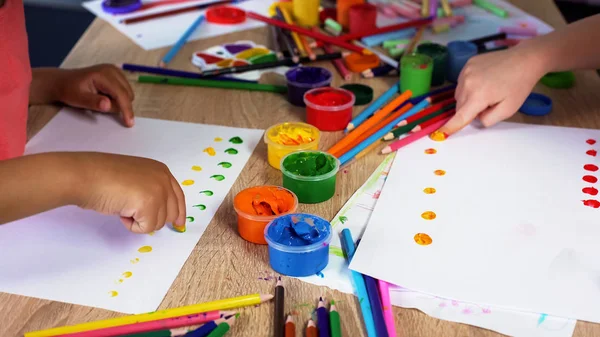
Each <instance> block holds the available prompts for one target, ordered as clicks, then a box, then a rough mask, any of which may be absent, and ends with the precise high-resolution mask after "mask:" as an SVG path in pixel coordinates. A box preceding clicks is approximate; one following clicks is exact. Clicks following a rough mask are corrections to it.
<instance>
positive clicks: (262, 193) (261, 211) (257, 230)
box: [233, 185, 298, 245]
mask: <svg viewBox="0 0 600 337" xmlns="http://www.w3.org/2000/svg"><path fill="white" fill-rule="evenodd" d="M297 208H298V198H297V197H296V195H295V194H294V193H293V192H292V191H290V190H288V189H285V188H283V187H279V186H270V185H265V186H255V187H250V188H247V189H245V190H243V191H241V192H240V193H238V194H237V195H236V196H235V198H233V209H234V210H235V212H236V213H237V215H238V232H239V233H240V236H241V237H242V238H243V239H244V240H246V241H250V242H252V243H258V244H261V245H266V244H267V241H265V227H266V226H267V224H268V223H269V222H271V220H273V219H275V218H277V217H279V216H281V215H285V214H289V213H295V212H296V209H297Z"/></svg>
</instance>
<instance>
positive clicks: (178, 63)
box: [0, 0, 600, 337]
mask: <svg viewBox="0 0 600 337" xmlns="http://www.w3.org/2000/svg"><path fill="white" fill-rule="evenodd" d="M513 2H514V3H515V4H516V5H517V6H520V7H521V8H522V9H524V10H526V11H528V12H529V13H531V14H533V15H535V16H537V17H539V18H541V19H542V20H544V21H546V22H548V23H549V24H551V25H553V26H554V27H561V26H564V25H565V22H564V19H563V18H562V16H561V15H560V14H559V12H558V10H557V9H556V7H555V5H554V3H553V2H552V1H551V0H543V1H542V0H536V1H528V0H513ZM266 36H268V34H267V33H266V30H265V29H256V30H251V31H246V32H242V33H238V34H234V35H228V36H223V37H217V38H212V39H207V40H201V41H196V42H192V43H189V44H188V45H186V46H185V47H184V48H183V49H182V50H181V51H180V52H179V54H178V56H177V57H176V58H175V59H174V61H173V63H172V67H173V68H177V69H188V70H193V67H192V65H191V64H190V62H189V57H190V55H191V54H192V52H193V51H195V50H201V49H204V48H208V47H210V46H213V45H216V44H218V43H220V42H223V41H236V40H243V39H249V40H254V41H256V42H258V43H265V44H266V43H267V41H266ZM166 50H167V48H164V49H161V50H154V51H150V52H145V51H143V50H142V49H140V48H139V47H137V46H136V45H134V44H133V43H132V42H131V41H129V40H128V39H127V38H126V37H125V36H123V35H121V34H120V33H118V32H117V31H116V30H115V29H113V28H112V27H110V26H109V25H108V24H107V23H104V22H103V21H100V20H95V21H94V23H93V24H92V25H91V26H90V27H89V29H88V30H87V31H86V33H85V34H84V35H83V36H82V38H81V39H80V40H79V42H78V43H77V45H76V46H75V47H74V48H73V50H72V51H71V53H70V54H69V56H68V57H67V58H66V60H65V62H64V64H63V66H64V67H67V68H72V67H84V66H89V65H93V64H97V63H115V64H117V63H122V62H130V63H138V64H156V63H157V61H158V60H159V59H160V57H161V56H162V55H164V53H165V52H166ZM323 65H324V66H325V67H328V68H330V69H331V70H332V71H334V72H335V70H334V69H333V68H332V67H331V64H330V63H324V64H323ZM269 80H270V81H271V82H272V81H277V80H278V79H277V78H274V79H269ZM354 81H355V82H365V83H368V84H369V85H371V86H373V87H374V89H375V93H376V95H379V94H381V93H382V92H383V91H384V90H385V89H386V88H388V87H389V85H390V84H391V83H393V82H394V79H393V78H392V79H386V80H380V79H377V80H370V81H365V80H362V79H359V77H358V76H356V75H355V77H354ZM132 84H133V87H134V89H135V95H136V99H135V102H134V109H135V112H136V115H138V116H144V117H150V118H159V119H171V120H179V121H186V122H192V123H210V124H220V125H230V126H237V127H252V128H263V129H266V128H267V127H269V126H270V125H272V124H275V123H278V122H284V121H291V120H298V121H300V120H303V118H304V109H301V108H293V107H291V106H290V104H288V103H287V101H286V100H285V98H284V97H282V96H279V95H276V94H272V93H259V92H247V91H227V93H226V94H225V92H224V91H220V90H218V89H208V88H187V87H169V86H157V85H148V84H137V83H133V82H132ZM333 84H334V85H340V84H341V81H340V80H339V79H336V80H334V83H333ZM536 90H537V91H539V92H542V93H545V94H548V95H550V96H551V97H552V98H553V99H554V103H555V106H554V111H553V112H552V114H551V115H549V116H548V117H542V118H529V117H525V116H523V115H521V114H517V115H516V116H515V117H514V118H513V120H514V121H520V122H526V123H543V124H553V125H563V126H577V127H587V128H600V113H599V111H600V108H599V106H600V100H599V99H598V98H597V93H598V92H600V80H599V79H598V76H597V75H596V74H595V72H593V71H586V72H578V73H577V85H576V87H575V88H574V89H572V90H568V91H561V90H550V89H546V88H543V87H541V86H540V87H538V88H537V89H536ZM57 111H58V107H51V106H45V107H33V108H31V111H30V119H29V124H28V134H29V137H31V136H32V135H34V134H35V133H36V132H38V131H39V130H40V129H41V128H42V127H43V126H44V125H45V124H46V123H47V122H48V121H49V120H50V119H51V118H52V117H53V116H54V115H55V114H56V112H57ZM340 137H341V133H327V134H325V135H324V137H323V139H322V146H321V148H323V149H327V148H328V147H329V146H331V145H332V144H334V142H336V141H337V140H338V139H339V138H340ZM381 159H382V157H380V156H378V155H376V154H371V155H369V156H367V157H365V158H363V160H362V161H361V163H360V164H358V165H354V166H351V167H350V168H349V169H348V171H347V172H345V173H342V174H340V175H339V178H338V180H339V182H338V190H337V194H336V196H335V197H334V198H333V199H332V200H330V201H328V202H325V203H322V204H318V205H312V206H308V205H301V208H300V210H301V211H305V212H311V213H315V214H319V215H321V216H323V217H325V218H332V217H333V216H334V215H335V213H336V212H337V211H338V210H339V209H340V208H341V207H342V206H343V205H344V203H345V202H346V200H348V198H349V197H350V196H351V195H352V194H353V193H354V191H355V190H356V189H357V188H358V187H359V186H361V184H362V183H363V182H364V181H365V179H366V178H367V177H368V176H369V175H370V174H371V172H372V171H373V170H374V169H375V167H376V166H377V165H378V163H379V162H380V161H381ZM265 183H270V184H280V183H281V177H280V172H279V171H276V170H274V169H272V168H270V167H269V166H268V164H267V161H266V147H265V145H264V144H260V145H259V146H258V147H257V148H256V151H255V152H254V154H253V155H252V157H251V158H250V160H249V162H248V164H247V165H246V169H245V171H244V172H243V173H242V175H241V176H240V177H239V179H238V180H237V181H236V182H235V184H234V186H233V188H232V191H231V192H230V193H229V195H228V196H227V198H226V199H225V201H224V202H223V205H222V207H221V209H219V211H218V212H217V214H216V215H215V218H214V219H213V221H212V222H211V224H210V226H209V227H208V229H207V230H206V232H205V233H204V235H203V236H202V239H201V240H200V242H199V243H198V245H197V246H196V248H195V249H194V252H193V253H192V254H191V256H190V258H189V260H188V261H187V262H186V264H185V265H184V267H183V269H182V270H181V273H180V274H179V276H178V277H177V279H176V280H175V282H174V283H173V286H172V287H171V289H170V291H169V293H168V294H167V295H166V297H165V299H164V301H163V302H162V304H161V306H160V308H161V309H164V308H172V307H178V306H182V305H188V304H192V303H197V302H204V301H209V300H214V299H219V298H226V297H233V296H238V295H241V294H246V293H250V292H262V293H271V292H272V291H273V286H274V282H273V281H269V282H267V281H264V280H259V277H261V276H263V277H264V275H265V273H267V274H270V275H273V273H272V271H271V269H270V267H269V264H268V255H267V249H266V247H264V246H258V245H253V244H250V243H248V242H245V241H244V240H242V239H241V238H240V237H239V235H238V233H237V231H236V217H235V214H234V212H233V209H232V207H231V204H232V196H233V195H235V194H236V193H237V192H238V191H240V190H241V189H243V188H244V187H247V186H252V185H258V184H265ZM0 272H1V271H0ZM286 284H287V294H286V311H287V312H292V313H294V314H295V315H296V319H297V321H298V322H299V321H300V320H302V322H303V324H299V323H297V328H298V333H299V332H300V329H301V328H302V327H303V325H304V324H305V322H306V319H307V318H308V317H309V315H310V314H311V311H312V310H313V307H314V306H316V302H317V300H318V298H319V296H325V297H326V298H328V299H332V298H333V299H336V301H337V302H338V303H339V304H338V310H339V311H340V312H341V315H342V324H343V326H342V329H343V332H344V335H345V336H363V335H364V333H363V328H362V327H361V321H362V318H361V316H360V312H359V307H358V305H357V303H356V300H355V298H354V297H353V296H351V295H346V294H342V293H340V292H337V291H332V290H330V289H328V288H325V287H317V286H314V285H311V284H308V283H303V282H300V281H297V280H295V279H287V280H286ZM564 291H567V290H566V289H565V290H564ZM394 311H395V316H396V327H397V329H398V331H399V333H401V335H402V336H411V337H412V336H424V337H430V336H481V337H483V336H485V337H491V336H500V335H499V334H497V333H494V332H491V331H488V330H484V329H480V328H476V327H471V326H467V325H462V324H457V323H451V322H447V321H442V320H438V319H435V318H431V317H429V316H427V315H425V314H423V313H421V312H419V311H417V310H408V309H401V308H394ZM272 312H273V304H272V303H269V304H265V305H261V306H260V307H255V308H246V309H243V310H242V313H243V315H242V316H241V318H240V319H239V320H238V322H237V323H236V326H235V327H234V328H233V330H232V332H231V333H230V336H248V337H260V336H270V335H271V334H272V331H271V330H272V328H271V325H272ZM118 315H119V314H117V313H114V312H110V311H106V310H102V309H93V308H88V307H82V306H77V305H72V304H65V303H58V302H52V301H46V300H40V299H35V298H26V297H22V296H15V295H9V294H5V293H0V336H2V337H10V336H19V335H21V336H22V335H23V333H24V332H27V331H32V330H39V329H45V328H50V327H57V326H64V325H71V324H76V323H81V322H87V321H94V320H100V319H106V318H111V317H116V316H118ZM598 335H600V325H594V324H589V323H581V322H580V323H578V324H577V329H576V331H575V336H578V337H583V336H598ZM299 336H301V335H299Z"/></svg>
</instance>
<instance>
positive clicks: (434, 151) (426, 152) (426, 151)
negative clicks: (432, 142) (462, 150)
mask: <svg viewBox="0 0 600 337" xmlns="http://www.w3.org/2000/svg"><path fill="white" fill-rule="evenodd" d="M436 153H437V150H436V149H427V150H425V154H436Z"/></svg>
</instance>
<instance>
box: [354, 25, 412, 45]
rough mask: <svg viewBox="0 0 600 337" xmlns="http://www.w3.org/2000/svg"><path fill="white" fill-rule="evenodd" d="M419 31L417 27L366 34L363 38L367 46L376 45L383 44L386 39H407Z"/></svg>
mask: <svg viewBox="0 0 600 337" xmlns="http://www.w3.org/2000/svg"><path fill="white" fill-rule="evenodd" d="M416 32H417V29H416V28H410V29H404V30H397V31H393V32H388V33H382V34H378V35H372V36H366V37H363V38H362V39H361V41H362V43H364V44H365V45H366V46H367V47H374V46H377V45H380V44H382V43H383V42H384V41H388V40H399V39H406V38H409V37H412V36H413V35H415V33H416Z"/></svg>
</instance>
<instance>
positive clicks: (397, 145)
mask: <svg viewBox="0 0 600 337" xmlns="http://www.w3.org/2000/svg"><path fill="white" fill-rule="evenodd" d="M449 119H450V117H447V118H446V119H442V120H440V121H437V122H435V123H434V124H431V125H429V126H428V127H426V128H424V129H423V130H421V131H419V132H415V133H413V134H410V135H408V136H407V137H404V138H402V139H400V140H397V141H395V142H393V143H392V144H390V145H388V146H386V147H385V148H384V149H383V150H381V153H382V154H388V153H391V152H394V151H398V149H400V148H401V147H403V146H406V145H408V144H410V143H412V142H414V141H416V140H419V139H421V138H423V137H425V136H427V135H428V134H430V133H432V132H433V131H435V130H437V129H439V128H440V127H441V126H442V125H444V124H445V123H446V122H447V121H448V120H449Z"/></svg>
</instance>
